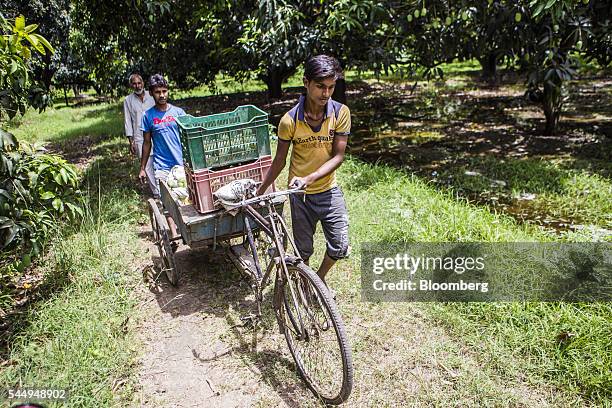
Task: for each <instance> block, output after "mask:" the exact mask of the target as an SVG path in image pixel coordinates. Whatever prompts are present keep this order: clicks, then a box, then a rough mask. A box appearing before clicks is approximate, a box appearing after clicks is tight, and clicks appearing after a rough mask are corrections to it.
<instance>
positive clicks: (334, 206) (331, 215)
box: [290, 187, 349, 260]
mask: <svg viewBox="0 0 612 408" xmlns="http://www.w3.org/2000/svg"><path fill="white" fill-rule="evenodd" d="M290 204H291V223H292V225H293V239H294V240H295V244H296V246H297V248H298V251H299V252H300V256H301V257H302V259H304V260H307V259H308V258H310V256H311V255H312V252H313V237H314V233H315V230H316V228H317V222H318V221H321V226H322V227H323V234H324V235H325V240H326V241H327V255H329V257H330V258H332V259H341V258H346V257H347V256H348V247H349V239H348V227H349V222H348V212H347V211H346V204H345V203H344V196H343V195H342V191H341V190H340V188H338V187H333V188H332V189H330V190H327V191H324V192H322V193H317V194H292V195H291V196H290Z"/></svg>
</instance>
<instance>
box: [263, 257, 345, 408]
mask: <svg viewBox="0 0 612 408" xmlns="http://www.w3.org/2000/svg"><path fill="white" fill-rule="evenodd" d="M287 270H288V272H289V276H287V279H286V280H282V279H279V280H277V282H276V283H277V284H276V287H275V294H274V300H275V301H274V306H275V309H276V316H277V320H278V324H279V327H280V330H281V332H282V333H283V334H284V335H285V339H286V340H287V345H288V346H289V350H290V351H291V354H292V356H293V359H294V360H295V363H296V366H297V370H298V373H299V374H300V376H301V377H302V378H303V380H304V381H305V382H306V384H307V385H308V388H310V389H311V390H312V392H313V393H314V394H315V395H316V396H317V397H319V398H321V399H322V400H323V401H324V402H325V403H326V404H331V405H338V404H341V403H343V402H345V401H346V400H347V399H348V397H349V395H350V394H351V390H352V388H353V362H352V357H351V349H350V345H349V342H348V338H347V335H346V330H345V328H344V323H343V322H342V318H341V317H340V313H339V312H338V308H337V306H336V303H335V302H334V300H333V299H332V297H331V295H330V293H329V291H328V289H327V287H326V286H325V284H324V283H323V281H322V280H321V278H319V277H318V276H317V274H316V273H315V272H314V271H313V270H312V269H311V268H310V267H308V266H307V265H306V264H304V263H303V262H301V261H295V262H291V261H288V262H287Z"/></svg>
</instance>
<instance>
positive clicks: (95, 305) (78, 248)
mask: <svg viewBox="0 0 612 408" xmlns="http://www.w3.org/2000/svg"><path fill="white" fill-rule="evenodd" d="M65 129H67V130H69V125H66V127H65ZM97 150H98V153H99V156H98V157H97V159H96V160H95V161H94V162H93V163H92V164H91V166H90V167H89V168H88V169H87V171H86V173H85V175H84V180H83V188H84V189H86V190H87V191H88V204H87V206H86V208H87V211H86V216H85V217H84V218H83V219H82V220H81V222H80V223H78V224H76V225H72V226H70V225H65V226H64V232H63V233H62V234H61V235H60V236H59V237H57V239H55V240H53V242H52V243H51V245H50V247H51V248H50V251H49V255H48V256H47V258H46V259H44V260H41V261H39V263H38V268H41V269H43V270H44V272H45V275H46V276H52V277H53V278H54V279H64V280H65V282H64V283H63V285H61V288H60V289H59V290H57V291H56V292H55V293H53V294H52V295H51V296H50V297H48V298H47V299H45V300H44V301H41V302H39V303H37V304H34V305H32V306H31V307H30V308H29V310H27V312H26V314H25V315H24V316H22V318H21V319H20V321H21V324H20V325H19V326H18V327H17V329H16V331H15V333H14V335H13V337H12V339H11V342H10V349H9V350H8V351H7V353H8V356H7V361H8V362H9V364H8V365H7V366H5V367H3V369H2V370H0V383H2V384H6V385H10V386H22V387H26V386H31V387H32V386H36V387H43V386H44V387H53V388H66V389H67V390H68V391H69V394H70V398H69V402H70V406H71V407H94V406H95V407H99V406H112V405H117V404H119V403H120V402H121V401H124V400H129V399H130V398H131V397H132V390H133V387H134V386H135V384H134V375H133V368H134V366H135V358H136V355H137V353H136V351H137V347H136V344H137V343H136V340H135V338H134V331H133V330H131V329H130V327H131V326H132V324H133V323H132V322H133V321H134V320H137V319H138V310H137V309H136V297H135V296H134V293H133V290H134V288H135V287H136V286H138V285H139V283H140V279H139V276H138V273H135V271H133V270H132V269H131V267H130V266H129V265H131V264H133V263H134V261H135V260H138V259H142V258H143V257H145V256H146V255H145V254H144V252H143V249H142V246H141V244H140V241H139V237H138V228H137V226H138V224H137V222H138V221H140V220H142V219H143V209H142V200H141V197H140V196H139V194H138V192H137V191H135V189H134V188H133V184H130V183H131V180H130V179H129V178H128V177H126V176H125V175H126V173H128V172H133V171H134V168H133V166H132V165H131V160H130V159H129V158H127V157H126V156H125V152H124V150H125V149H124V146H123V140H122V139H111V140H107V141H105V142H102V143H101V144H100V145H99V146H98V147H97ZM130 319H131V320H130ZM50 406H61V405H60V404H59V403H58V404H55V405H53V404H52V405H50Z"/></svg>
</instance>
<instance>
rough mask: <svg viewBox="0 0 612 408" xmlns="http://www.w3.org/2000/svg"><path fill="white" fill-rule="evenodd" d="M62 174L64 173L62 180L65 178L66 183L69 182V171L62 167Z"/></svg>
mask: <svg viewBox="0 0 612 408" xmlns="http://www.w3.org/2000/svg"><path fill="white" fill-rule="evenodd" d="M60 174H61V175H62V180H64V184H68V173H67V172H66V169H64V168H61V169H60Z"/></svg>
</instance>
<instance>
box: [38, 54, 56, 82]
mask: <svg viewBox="0 0 612 408" xmlns="http://www.w3.org/2000/svg"><path fill="white" fill-rule="evenodd" d="M43 63H44V66H43V69H42V78H41V79H42V83H43V84H44V85H45V89H46V90H47V92H49V91H51V80H52V79H53V74H54V73H55V72H54V71H53V70H52V69H51V53H50V52H47V53H46V54H45V55H43Z"/></svg>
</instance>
